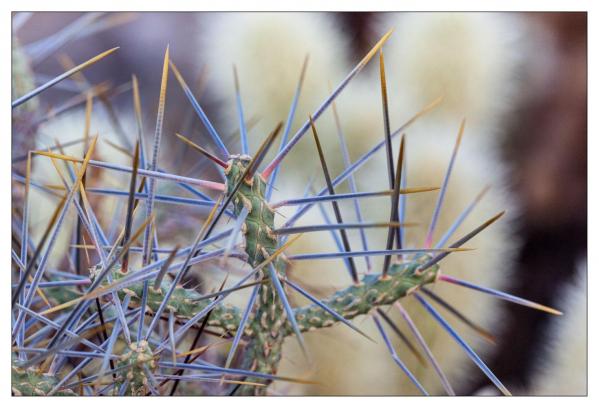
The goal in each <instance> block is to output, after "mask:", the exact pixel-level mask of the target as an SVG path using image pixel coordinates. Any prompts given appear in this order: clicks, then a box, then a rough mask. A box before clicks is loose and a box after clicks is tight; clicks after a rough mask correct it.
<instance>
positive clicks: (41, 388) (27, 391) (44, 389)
mask: <svg viewBox="0 0 599 408" xmlns="http://www.w3.org/2000/svg"><path fill="white" fill-rule="evenodd" d="M10 371H11V391H12V394H13V395H15V396H18V397H20V396H46V395H48V394H49V393H50V391H51V390H52V389H53V388H54V386H55V385H56V384H57V383H58V380H57V379H56V377H54V376H52V375H50V374H43V373H40V372H39V371H38V370H37V369H35V368H33V367H29V368H20V367H18V366H16V365H15V364H14V360H13V364H12V366H11V370H10ZM52 395H58V396H63V397H66V396H75V395H77V394H75V393H74V392H73V391H71V390H69V389H63V390H59V391H57V392H55V393H54V394H52Z"/></svg>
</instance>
